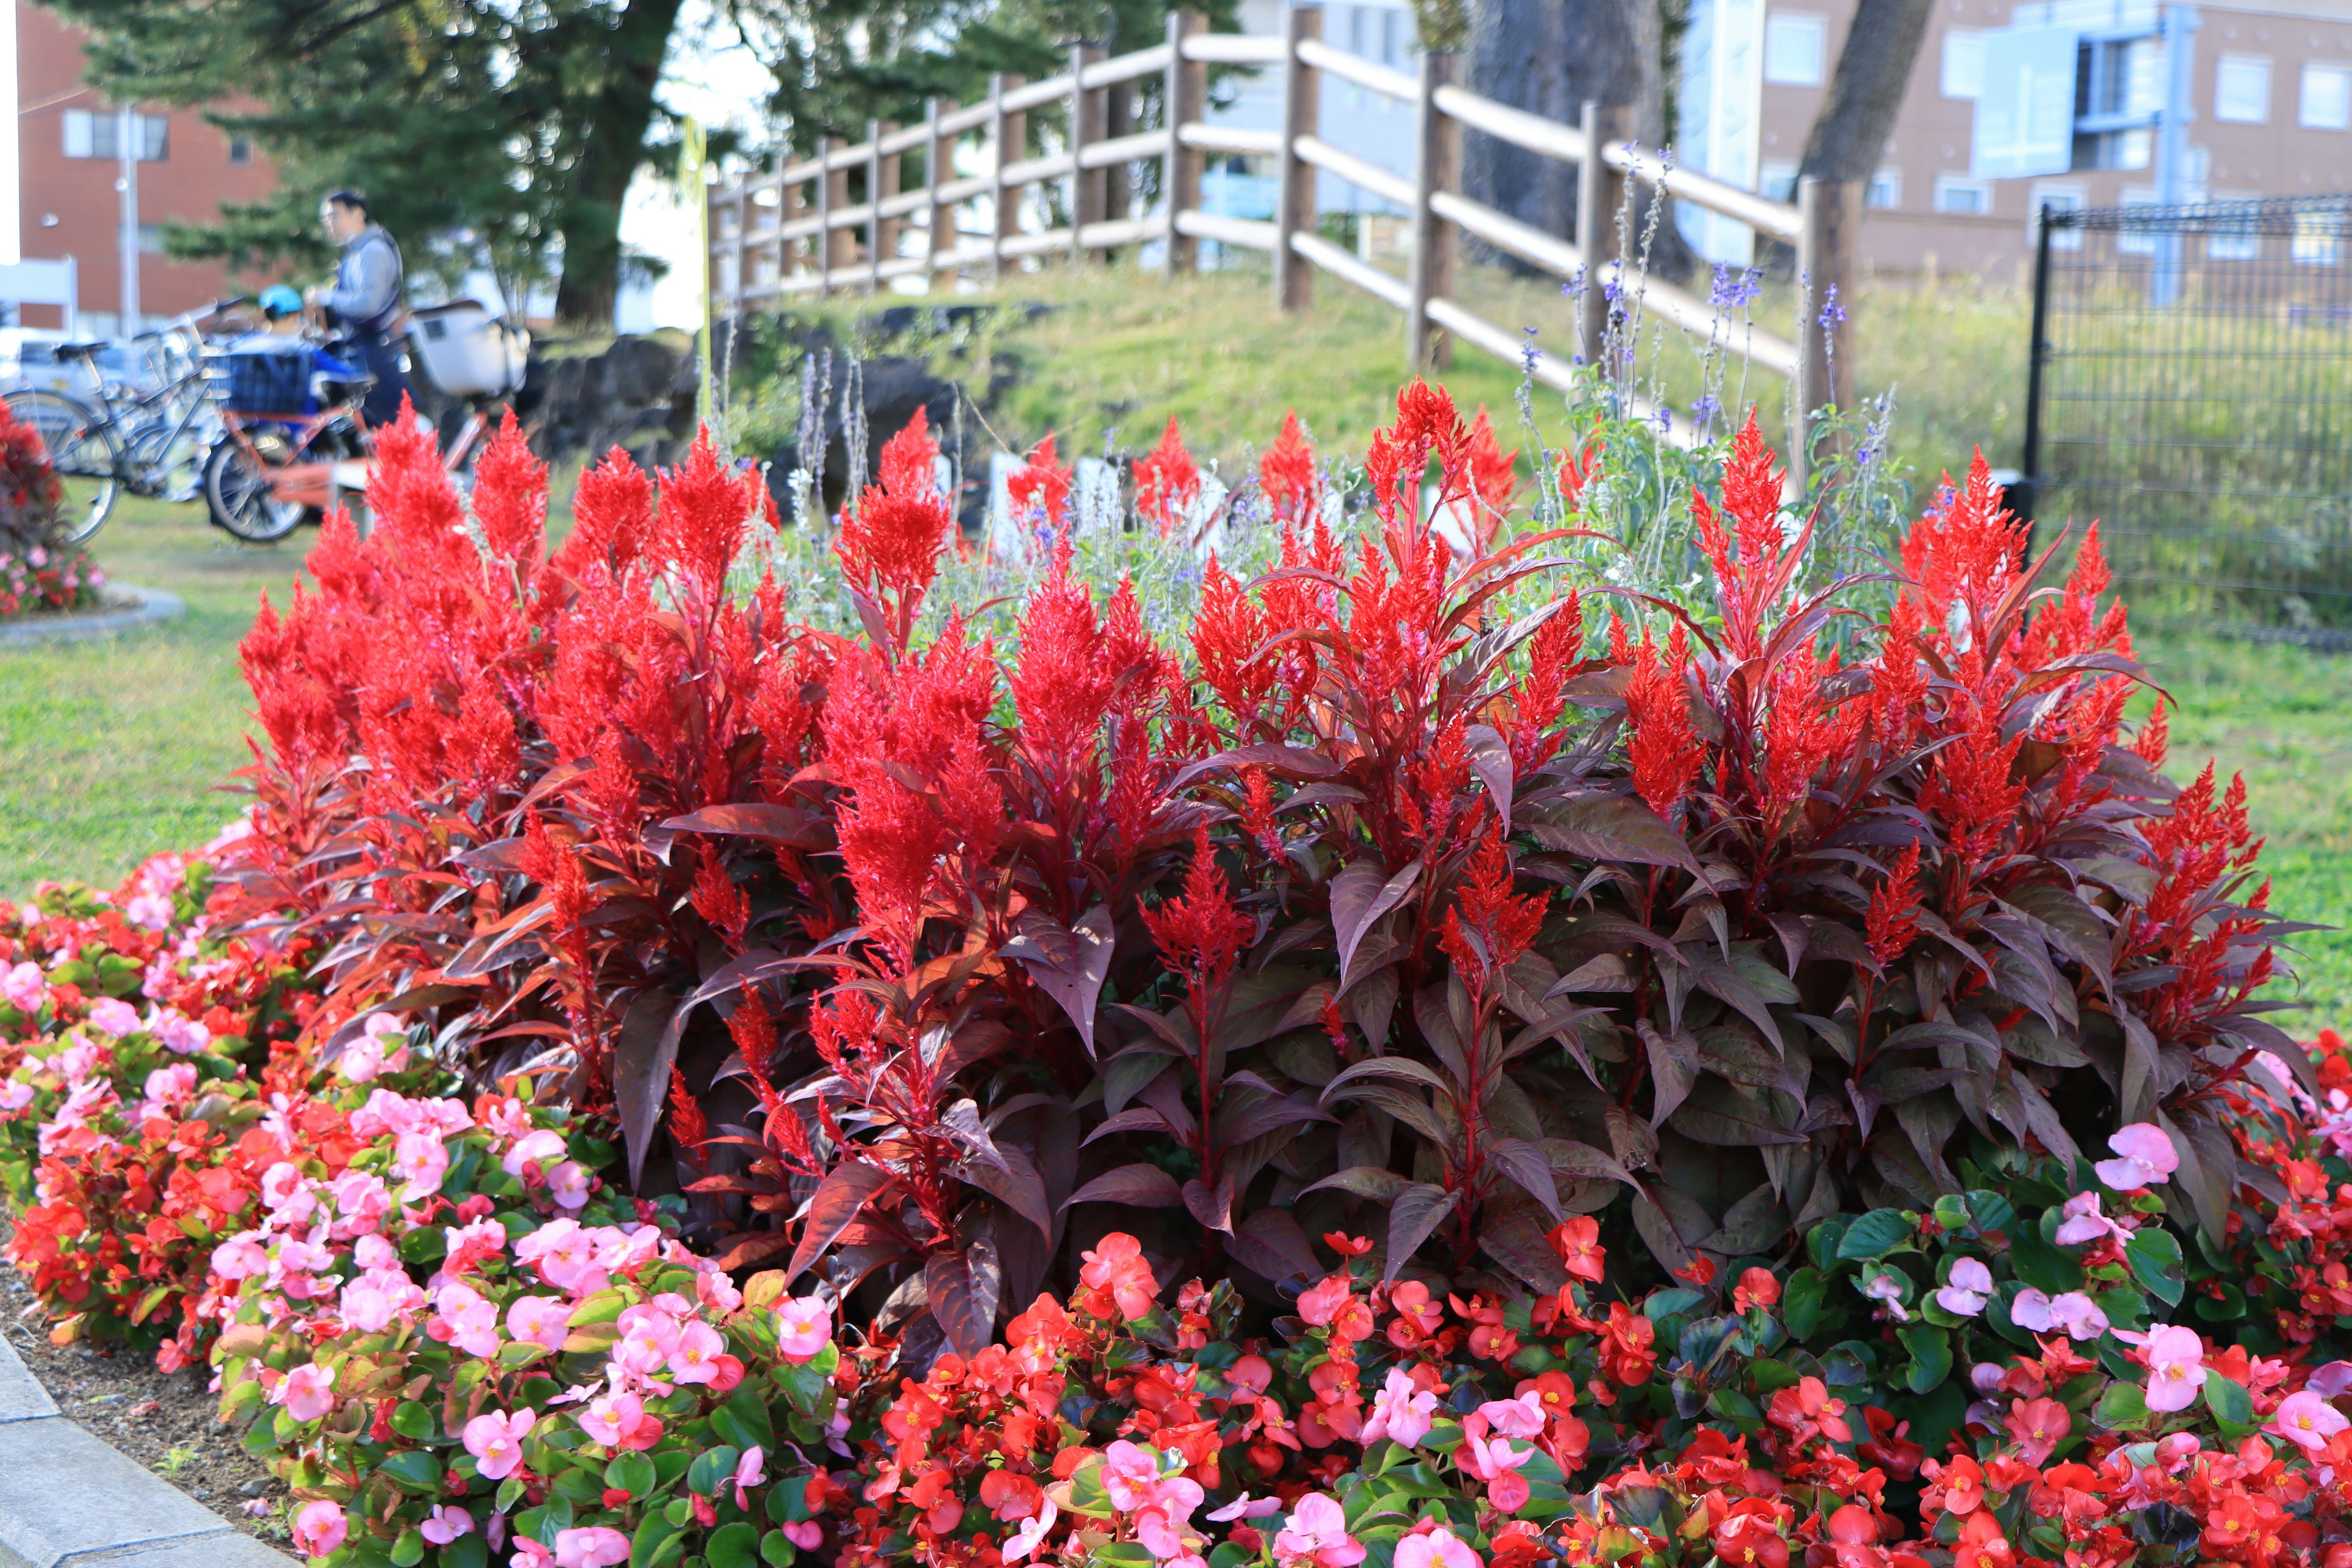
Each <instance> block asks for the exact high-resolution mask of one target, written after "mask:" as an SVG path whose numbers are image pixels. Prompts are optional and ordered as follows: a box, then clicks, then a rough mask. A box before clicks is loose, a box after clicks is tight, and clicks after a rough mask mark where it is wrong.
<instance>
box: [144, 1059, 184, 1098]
mask: <svg viewBox="0 0 2352 1568" xmlns="http://www.w3.org/2000/svg"><path fill="white" fill-rule="evenodd" d="M144 1092H145V1094H146V1096H147V1098H148V1100H151V1101H152V1102H153V1103H155V1104H157V1105H160V1106H163V1107H166V1108H170V1107H176V1106H180V1105H184V1104H186V1103H187V1100H188V1097H189V1096H190V1095H192V1094H194V1093H195V1092H196V1069H195V1066H194V1063H191V1062H173V1064H172V1065H171V1066H170V1067H167V1068H156V1069H155V1070H154V1071H153V1072H151V1073H149V1074H148V1075H147V1084H146V1088H145V1090H144Z"/></svg>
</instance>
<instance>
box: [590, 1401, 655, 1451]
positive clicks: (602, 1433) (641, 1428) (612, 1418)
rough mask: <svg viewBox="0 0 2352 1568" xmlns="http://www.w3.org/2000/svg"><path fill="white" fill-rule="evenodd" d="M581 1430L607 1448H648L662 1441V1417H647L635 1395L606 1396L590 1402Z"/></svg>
mask: <svg viewBox="0 0 2352 1568" xmlns="http://www.w3.org/2000/svg"><path fill="white" fill-rule="evenodd" d="M580 1429H581V1430H582V1431H583V1432H585V1433H587V1434H588V1436H591V1437H593V1438H594V1439H595V1440H596V1441H597V1442H599V1443H602V1444H604V1447H608V1448H650V1447H653V1446H654V1445H655V1444H656V1443H657V1442H659V1441H661V1435H662V1424H661V1418H660V1417H659V1416H656V1415H646V1406H645V1402H644V1401H643V1400H641V1399H639V1398H638V1397H637V1396H636V1395H635V1394H604V1395H603V1396H602V1397H600V1398H597V1399H593V1400H591V1401H589V1404H588V1408H587V1409H585V1410H583V1411H582V1412H581V1413H580Z"/></svg>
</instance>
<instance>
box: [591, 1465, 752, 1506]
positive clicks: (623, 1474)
mask: <svg viewBox="0 0 2352 1568" xmlns="http://www.w3.org/2000/svg"><path fill="white" fill-rule="evenodd" d="M729 1463H730V1464H732V1463H733V1460H732V1459H731V1458H730V1460H729ZM604 1485H605V1487H606V1488H608V1489H619V1490H621V1491H625V1492H626V1493H628V1494H629V1496H630V1497H631V1498H633V1499H642V1498H644V1497H646V1496H648V1495H649V1494H651V1492H652V1491H653V1489H654V1487H655V1485H656V1478H655V1475H654V1462H653V1461H652V1460H651V1459H648V1458H646V1457H645V1456H644V1455H643V1454H615V1455H614V1457H613V1462H612V1463H611V1464H609V1465H607V1466H605V1467H604Z"/></svg>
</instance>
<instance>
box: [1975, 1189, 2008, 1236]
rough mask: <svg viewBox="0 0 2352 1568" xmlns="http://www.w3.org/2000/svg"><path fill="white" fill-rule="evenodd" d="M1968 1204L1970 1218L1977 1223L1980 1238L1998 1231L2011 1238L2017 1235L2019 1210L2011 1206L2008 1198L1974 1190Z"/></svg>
mask: <svg viewBox="0 0 2352 1568" xmlns="http://www.w3.org/2000/svg"><path fill="white" fill-rule="evenodd" d="M1968 1202H1969V1219H1970V1220H1972V1221H1974V1222H1975V1224H1976V1228H1977V1234H1978V1235H1979V1236H1982V1235H1983V1234H1984V1233H1985V1232H1987V1231H1989V1230H1997V1231H1999V1232H2000V1233H2001V1234H2002V1235H2003V1236H2006V1237H2015V1236H2016V1235H2017V1210H2016V1209H2014V1208H2012V1207H2011V1205H2010V1202H2009V1200H2008V1199H2007V1198H2005V1197H2003V1196H2001V1195H2000V1194H1999V1193H1995V1192H1988V1191H1986V1190H1984V1189H1982V1188H1974V1189H1971V1190H1970V1191H1969V1197H1968Z"/></svg>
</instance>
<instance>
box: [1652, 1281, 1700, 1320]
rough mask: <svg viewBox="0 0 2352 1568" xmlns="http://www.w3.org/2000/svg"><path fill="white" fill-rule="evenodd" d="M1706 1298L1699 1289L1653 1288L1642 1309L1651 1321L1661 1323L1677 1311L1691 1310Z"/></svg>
mask: <svg viewBox="0 0 2352 1568" xmlns="http://www.w3.org/2000/svg"><path fill="white" fill-rule="evenodd" d="M1704 1300H1706V1297H1704V1296H1702V1295H1700V1294H1699V1293H1698V1292H1697V1291H1696V1290H1685V1289H1682V1288H1681V1287H1679V1286H1677V1287H1675V1289H1671V1290H1653V1291H1651V1292H1650V1296H1649V1300H1645V1301H1643V1303H1642V1311H1643V1315H1644V1316H1646V1317H1647V1318H1648V1319H1649V1320H1650V1321H1652V1322H1654V1323H1659V1322H1664V1321H1665V1320H1666V1319H1668V1318H1671V1317H1673V1316H1674V1315H1675V1313H1676V1312H1687V1311H1689V1310H1691V1309H1692V1308H1693V1307H1696V1306H1697V1305H1698V1304H1699V1303H1700V1302H1701V1301H1704Z"/></svg>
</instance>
